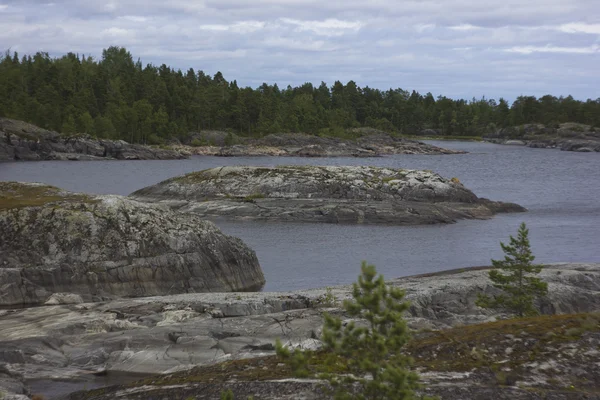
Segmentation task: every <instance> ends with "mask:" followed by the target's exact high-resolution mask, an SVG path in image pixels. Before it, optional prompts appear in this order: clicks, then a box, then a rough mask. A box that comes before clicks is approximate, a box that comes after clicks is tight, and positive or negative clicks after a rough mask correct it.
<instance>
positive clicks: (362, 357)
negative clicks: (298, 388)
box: [277, 262, 423, 400]
mask: <svg viewBox="0 0 600 400" xmlns="http://www.w3.org/2000/svg"><path fill="white" fill-rule="evenodd" d="M361 270H362V274H361V275H360V276H359V277H358V283H354V285H353V286H354V287H353V291H352V297H353V299H352V300H345V301H344V305H343V308H344V310H345V311H346V314H347V315H348V316H349V317H351V318H352V319H353V320H364V321H365V323H361V322H359V323H355V322H354V321H352V322H349V323H348V324H346V325H344V324H343V323H342V320H341V319H340V318H337V317H333V316H331V315H328V314H325V323H324V326H323V338H322V340H323V344H324V348H323V350H322V352H319V353H310V352H303V351H300V350H298V349H296V350H294V352H290V350H289V349H287V348H284V347H283V346H282V345H281V343H280V342H278V343H277V354H278V356H280V357H281V358H283V359H284V360H285V361H286V362H287V363H288V365H290V366H291V367H292V369H293V370H294V373H295V374H296V376H298V377H306V376H308V375H309V368H308V364H309V361H310V360H311V358H312V357H315V358H318V360H319V362H320V363H322V365H323V367H324V369H325V371H326V372H325V373H322V374H318V377H319V378H322V379H325V380H327V381H328V382H329V384H330V385H331V388H332V389H333V391H334V398H335V399H365V400H366V399H369V400H374V399H382V400H383V399H387V400H410V399H416V398H423V397H417V396H416V395H415V394H414V391H415V389H417V388H418V387H419V383H418V381H419V377H418V375H417V374H416V373H415V372H413V371H411V370H410V368H409V367H410V365H411V361H412V360H411V359H410V358H409V357H408V356H406V355H404V354H403V353H402V348H403V347H404V345H405V344H406V343H407V341H408V340H409V338H410V334H409V329H408V327H407V325H406V322H405V321H404V318H403V314H404V312H405V311H406V310H407V309H408V307H409V304H408V303H407V302H405V301H404V291H402V290H400V289H397V288H392V287H388V286H387V285H386V284H385V281H384V279H383V276H381V275H379V276H376V275H377V272H376V270H375V266H373V265H367V263H366V262H363V264H362V267H361Z"/></svg>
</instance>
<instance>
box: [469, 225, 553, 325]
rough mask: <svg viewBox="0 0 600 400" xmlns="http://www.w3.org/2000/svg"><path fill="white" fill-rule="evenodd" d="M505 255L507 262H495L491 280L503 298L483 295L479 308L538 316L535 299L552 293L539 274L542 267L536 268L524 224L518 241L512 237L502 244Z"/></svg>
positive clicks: (478, 301)
mask: <svg viewBox="0 0 600 400" xmlns="http://www.w3.org/2000/svg"><path fill="white" fill-rule="evenodd" d="M500 246H501V247H502V250H503V251H504V254H505V256H504V260H492V265H493V266H494V269H493V270H491V271H490V273H489V277H490V280H491V281H492V282H493V285H494V287H496V288H498V289H500V290H502V292H503V293H502V294H499V295H495V296H493V297H491V296H487V295H479V297H478V299H477V301H476V304H477V305H478V306H480V307H484V308H494V309H500V310H504V311H508V312H510V313H514V314H516V315H517V316H518V317H526V316H533V315H537V314H538V311H537V309H536V308H535V305H534V301H535V299H537V298H539V297H542V296H545V295H546V294H547V293H548V284H547V283H546V282H542V280H541V279H540V278H537V277H535V276H532V275H535V274H539V273H540V272H541V270H542V268H543V266H542V265H538V264H533V260H534V259H535V256H534V255H533V254H532V253H531V246H530V244H529V229H527V226H526V225H525V223H524V222H523V223H521V226H519V231H518V234H517V238H516V239H515V238H514V237H513V236H512V235H511V236H510V243H509V244H504V243H500Z"/></svg>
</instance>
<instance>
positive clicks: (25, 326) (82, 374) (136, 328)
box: [0, 264, 600, 399]
mask: <svg viewBox="0 0 600 400" xmlns="http://www.w3.org/2000/svg"><path fill="white" fill-rule="evenodd" d="M487 274H488V271H487V270H486V269H484V268H467V269H463V270H454V271H447V272H442V273H435V274H426V275H421V276H413V277H406V278H399V279H395V280H391V281H389V282H388V283H389V284H390V285H392V286H395V287H400V288H403V289H404V290H405V291H406V297H407V299H408V300H409V301H410V302H411V305H412V306H411V308H410V310H409V312H408V314H407V320H408V322H409V325H410V326H411V327H412V328H413V329H416V330H417V331H420V332H421V333H423V334H424V340H423V341H422V342H419V343H420V344H417V345H418V346H420V347H418V349H419V351H418V352H417V353H416V354H415V355H413V356H414V357H415V358H417V356H418V357H419V358H421V359H422V360H421V361H419V360H418V361H419V362H423V363H426V362H427V360H430V361H429V362H431V364H432V365H437V366H441V367H443V364H442V363H441V360H453V359H458V358H459V357H460V359H462V358H465V359H467V360H470V362H471V363H473V364H475V363H477V365H479V366H481V364H479V361H480V358H477V357H482V354H483V355H486V357H488V356H490V357H491V353H494V357H497V358H496V359H495V360H496V361H498V362H500V363H506V364H502V365H505V366H512V365H513V363H512V362H506V361H505V360H507V359H509V360H510V355H511V353H510V350H506V349H507V348H511V349H512V350H514V352H513V353H512V354H513V356H514V355H519V354H523V355H524V356H525V357H526V358H527V357H529V355H528V354H529V353H528V352H529V351H535V353H534V354H535V356H536V357H537V356H539V355H540V354H542V353H543V352H544V351H545V347H544V346H543V344H544V343H545V340H546V339H550V338H552V337H556V338H562V337H563V336H562V335H554V334H552V335H554V336H550V335H549V334H548V328H547V327H545V326H542V325H540V328H539V329H538V330H539V331H540V332H541V333H540V334H539V336H540V337H541V339H540V338H538V336H536V335H537V334H534V332H531V333H529V334H528V335H524V334H523V331H529V330H531V329H533V328H531V326H532V323H531V322H529V323H528V322H524V323H523V326H520V325H518V324H519V323H518V322H515V324H516V325H515V327H513V328H510V327H508V328H510V330H509V331H506V330H505V329H507V327H504V328H502V330H499V329H498V328H497V327H496V328H495V327H494V326H492V327H491V329H490V331H487V330H485V329H481V330H479V331H478V330H477V329H478V328H476V327H477V326H478V325H476V324H480V323H488V322H493V321H495V320H496V319H499V318H501V317H503V316H502V315H500V314H497V313H495V312H494V311H491V310H484V309H481V308H479V307H477V306H476V305H475V300H476V299H477V295H478V293H482V292H488V293H489V292H491V291H493V290H494V288H493V287H492V286H491V284H490V281H489V279H487ZM540 277H541V278H542V279H543V280H544V281H546V282H548V284H549V291H548V297H547V298H545V299H543V300H542V301H541V302H539V303H538V307H539V309H540V311H541V312H542V313H543V314H555V313H558V314H562V313H586V312H595V311H599V310H600V264H556V265H549V266H546V268H544V270H543V271H542V273H541V274H540ZM350 296H351V286H338V287H333V288H328V289H314V290H303V291H295V292H281V293H264V292H262V293H187V294H179V295H170V296H158V297H146V298H133V299H120V300H112V301H107V302H98V303H83V304H70V305H53V306H43V307H33V308H28V309H15V310H0V364H1V363H6V365H7V367H6V368H7V369H8V371H9V372H10V373H11V374H12V375H14V376H22V377H23V378H24V379H25V380H26V381H27V382H29V381H33V382H36V381H40V380H46V383H45V384H46V388H48V387H49V386H52V385H53V384H52V382H53V380H56V381H55V383H54V387H53V388H54V389H56V388H57V387H58V388H59V387H62V385H64V383H63V382H65V381H66V382H80V387H81V388H82V389H83V388H84V387H88V388H90V387H92V386H93V384H94V382H95V379H96V378H95V377H94V376H95V375H94V374H98V373H102V374H103V375H105V377H104V378H103V379H105V378H106V376H107V377H109V378H110V377H111V376H112V377H114V378H113V379H115V381H117V382H119V377H120V376H121V374H125V373H144V374H157V373H173V372H176V371H180V370H188V369H190V368H192V367H194V366H202V365H204V366H207V368H210V366H214V368H213V369H214V370H210V369H209V370H203V371H204V372H198V373H197V374H199V375H201V376H204V377H206V382H199V383H198V385H196V384H193V380H192V379H187V380H186V381H182V382H179V383H174V381H169V379H170V378H168V377H167V378H163V377H160V378H150V379H149V380H147V381H146V382H145V383H141V384H137V385H134V386H130V387H125V388H120V389H118V390H117V389H114V390H112V389H111V390H106V391H105V390H99V391H96V392H90V393H88V394H86V395H85V396H84V395H81V396H79V397H78V396H74V397H73V398H74V399H83V398H94V399H108V398H114V397H115V393H116V391H118V392H119V393H121V394H123V396H124V397H125V398H140V399H145V398H150V397H159V398H168V399H170V398H187V397H189V396H200V397H198V398H215V397H214V393H215V392H213V391H216V393H217V398H218V393H220V390H221V389H227V388H228V387H231V388H233V389H234V390H235V389H236V388H238V389H239V390H240V392H238V393H236V394H239V395H241V394H242V393H246V395H244V396H243V397H241V398H246V397H247V395H251V394H255V395H256V394H257V393H261V391H262V390H264V391H266V392H269V391H271V392H273V396H275V397H268V396H265V397H264V398H273V399H275V398H290V399H292V398H293V399H297V398H302V397H301V396H299V394H300V392H303V391H305V390H307V391H308V392H309V393H310V392H313V391H314V389H315V387H314V385H312V384H311V382H297V383H296V384H292V383H290V382H289V381H287V383H285V382H286V381H282V382H273V381H268V382H264V381H262V380H261V379H257V378H254V379H253V380H258V381H261V382H254V383H253V382H243V380H244V379H242V378H243V376H244V374H245V372H244V371H238V370H236V369H235V368H236V367H235V365H231V364H224V365H225V366H223V365H221V364H219V363H222V362H224V361H231V360H241V359H248V358H255V357H259V358H257V360H259V361H257V363H256V364H251V365H248V370H250V369H251V370H252V371H254V372H253V374H255V375H252V376H260V375H261V374H266V375H267V376H268V374H269V373H272V372H273V371H274V370H279V369H280V368H281V367H280V366H277V362H275V364H274V365H272V361H268V360H264V361H263V360H262V359H261V358H260V357H264V356H269V355H272V354H274V343H275V340H276V339H277V338H280V339H281V340H282V341H283V342H284V343H287V344H288V345H290V346H300V347H302V348H307V349H316V348H319V346H320V341H319V339H320V336H321V327H322V324H323V313H324V312H329V313H332V314H335V315H338V316H340V317H341V318H342V319H344V320H345V321H347V322H349V321H350V319H349V317H348V316H345V315H344V312H343V311H342V310H341V309H340V305H341V302H342V301H343V300H344V299H346V298H349V297H350ZM577 318H580V319H581V320H582V321H583V322H585V323H583V322H582V324H584V325H585V326H587V328H585V329H589V326H592V328H593V327H594V325H593V323H594V322H593V321H587V320H586V317H577ZM584 320H585V321H584ZM586 321H587V322H586ZM501 322H502V321H501ZM357 323H361V322H360V321H357ZM559 325H560V326H563V327H564V328H565V329H571V328H573V327H574V325H573V324H572V323H571V322H569V323H567V322H561V323H559ZM462 326H473V330H472V331H471V330H468V331H466V332H463V333H460V334H457V333H453V332H454V331H452V329H460V327H462ZM533 326H534V327H535V326H536V325H535V324H533ZM432 329H433V330H435V329H444V330H443V331H441V332H440V334H439V336H440V337H441V338H445V340H442V339H436V341H433V340H432V339H431V335H433V333H431V330H432ZM446 329H450V330H449V331H447V330H446ZM469 332H470V333H469ZM486 332H488V333H486ZM489 332H501V334H500V335H499V336H498V337H494V338H493V340H492V339H490V340H488V342H490V341H491V342H493V343H496V347H497V348H499V349H500V350H498V349H497V348H496V347H494V348H492V347H491V345H490V347H489V348H487V347H486V346H488V344H486V339H485V338H486V335H487V334H489ZM578 332H579V331H576V330H574V329H571V331H570V333H569V335H578V334H581V333H582V332H579V333H578ZM597 332H598V330H596V333H597ZM467 334H469V335H471V336H467ZM461 335H465V336H461ZM455 336H456V337H455ZM449 337H450V338H453V339H448V338H449ZM536 338H537V339H536ZM592 339H593V340H591V339H590V340H589V341H585V340H584V341H583V342H582V344H585V346H587V347H585V349H583V350H582V353H577V358H573V360H570V359H562V361H561V363H555V364H547V363H546V361H544V362H541V361H539V360H538V361H536V360H534V361H535V362H536V363H534V361H531V360H529V359H527V361H524V363H530V364H531V365H529V364H528V366H527V368H528V369H527V370H528V371H530V372H529V373H528V374H529V375H528V378H527V379H532V380H535V379H537V380H538V382H537V383H539V379H550V378H552V377H558V376H560V374H554V373H552V369H551V368H558V369H560V370H563V369H565V368H566V369H569V368H572V364H573V363H575V365H576V364H577V363H581V362H583V361H582V360H583V358H581V357H583V356H584V355H585V354H583V353H586V352H589V354H588V353H586V354H588V355H586V356H585V357H587V358H585V357H584V358H585V360H588V359H590V357H591V360H592V361H594V360H595V361H594V362H596V361H598V357H600V353H598V352H597V348H596V347H595V346H597V345H598V344H600V342H599V340H600V338H598V337H595V338H592ZM437 340H439V342H438V341H437ZM531 340H533V342H532V341H531ZM463 341H464V342H463ZM471 341H474V342H475V344H472V343H471ZM536 343H537V345H536ZM417 345H416V346H417ZM450 345H452V346H453V347H451V346H450ZM563 345H565V346H567V347H565V349H564V351H565V352H566V353H568V352H569V351H571V350H573V348H574V347H569V346H570V342H566V344H565V343H564V342H560V343H559V344H558V345H557V346H556V349H558V348H559V346H563ZM523 346H530V347H528V348H525V349H522V347H523ZM536 346H537V347H536ZM450 347H451V348H450ZM551 347H552V348H553V349H554V345H552V346H551ZM473 349H474V350H473ZM569 349H571V350H569ZM497 350H498V351H499V354H495V352H496V351H497ZM486 351H489V352H486ZM594 351H595V353H594ZM580 355H581V357H579V356H580ZM438 361H440V362H438ZM571 361H573V363H572V362H571ZM588 361H589V360H588ZM588 361H585V362H586V363H587V362H588ZM426 365H427V364H426ZM580 365H581V364H580ZM589 365H593V363H592V364H589ZM453 368H456V366H454V367H453ZM461 368H463V369H459V370H455V369H450V367H448V368H446V367H444V368H442V369H441V370H437V372H431V373H429V374H426V375H424V377H426V378H427V379H428V380H431V381H435V382H437V383H438V384H439V385H438V386H436V388H437V389H436V390H438V391H434V393H438V394H444V393H447V392H444V391H445V390H453V391H455V396H454V397H445V396H443V398H444V399H446V398H448V399H460V398H478V397H471V396H470V395H469V394H470V393H479V392H478V391H483V392H485V391H486V390H492V389H494V388H496V389H497V388H498V386H499V383H497V382H495V381H494V382H493V383H490V382H483V384H482V382H481V379H482V375H481V374H480V373H479V372H472V369H471V368H470V367H469V368H467V369H466V370H465V369H464V366H463V367H461ZM473 368H474V367H473ZM215 371H221V373H223V374H226V375H227V376H228V377H229V379H231V380H237V381H238V382H240V381H242V382H243V383H237V384H236V383H235V382H225V380H224V379H225V378H221V375H214V374H215ZM268 371H271V372H268ZM531 371H532V372H531ZM594 371H596V372H594ZM0 373H1V369H0ZM487 373H488V374H491V375H492V377H493V376H494V373H493V372H491V371H489V370H488V371H487ZM569 374H571V372H569ZM586 374H587V375H586ZM594 374H595V375H594ZM571 375H573V374H571ZM584 375H585V377H586V378H587V379H592V378H593V377H594V376H598V372H597V369H596V370H594V369H593V368H590V369H589V371H587V372H586V373H584ZM584 375H581V376H582V377H583V376H584ZM176 376H180V377H181V375H176ZM214 376H217V377H218V378H216V379H215V380H214V381H210V379H209V378H210V377H214ZM263 379H265V378H264V377H263ZM486 379H489V377H487V376H486ZM493 379H495V378H493ZM520 379H522V380H523V379H525V378H520ZM153 380H154V381H155V382H158V381H161V382H163V383H165V382H172V383H173V385H174V386H169V387H168V388H167V387H165V386H164V385H162V386H161V385H159V386H153V385H152V383H151V381H153ZM208 381H210V382H208ZM0 382H1V381H0ZM474 382H475V383H474ZM313 383H314V382H313ZM534 383H536V382H534ZM537 383H536V384H537ZM215 385H216V386H215ZM448 385H458V386H448ZM562 385H564V383H562ZM69 387H73V386H67V389H65V390H68V388H69ZM562 387H563V388H564V386H562ZM277 388H288V389H289V390H288V389H286V393H288V392H289V396H290V397H276V395H277ZM259 389H260V391H259ZM292 389H293V390H292ZM301 389H302V390H301ZM509 389H510V388H509ZM127 390H129V391H130V392H129V395H125V394H127ZM164 390H171V392H170V393H171V395H172V396H171V397H169V394H168V393H166V392H164V393H163V392H162V391H164ZM173 390H175V391H173ZM179 390H181V391H179ZM244 390H245V391H246V392H244ZM440 391H441V392H440ZM31 392H32V393H34V394H41V395H44V393H45V392H44V389H43V388H40V387H36V386H34V387H32V388H31ZM236 392H237V390H236ZM182 393H185V395H183V394H182ZM210 393H212V396H213V397H210V396H209V394H210ZM490 393H491V394H490V396H491V397H490V398H532V397H510V396H508V397H494V393H493V392H490ZM159 394H160V395H159ZM461 394H462V397H461ZM203 395H206V397H202V396H203ZM111 396H112V397H111ZM294 396H296V397H294ZM465 396H466V397H465ZM119 397H120V396H119ZM261 398H263V397H261ZM308 398H310V397H308ZM316 398H319V397H318V396H317V397H316ZM549 398H554V397H549ZM556 398H561V397H556ZM565 398H577V397H565Z"/></svg>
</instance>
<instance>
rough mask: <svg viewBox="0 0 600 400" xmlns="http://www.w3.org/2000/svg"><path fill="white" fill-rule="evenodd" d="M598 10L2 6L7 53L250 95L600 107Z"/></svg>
mask: <svg viewBox="0 0 600 400" xmlns="http://www.w3.org/2000/svg"><path fill="white" fill-rule="evenodd" d="M597 7H598V4H597V0H571V1H569V2H567V1H564V0H529V1H527V2H524V1H522V0H518V1H517V0H504V1H502V2H496V3H494V4H490V3H489V2H482V1H480V0H406V1H401V2H400V1H396V0H372V1H369V2H365V1H363V0H360V1H359V0H345V1H344V2H341V1H340V2H338V1H329V2H327V1H323V0H319V1H317V0H254V1H252V2H249V1H246V0H171V1H164V0H161V1H158V0H108V1H97V0H62V1H61V0H55V1H53V2H46V1H37V0H0V26H1V27H2V29H0V49H3V50H5V49H9V48H10V49H12V50H16V51H18V52H19V53H34V52H36V51H47V52H49V53H50V54H51V55H55V56H58V55H61V54H63V53H66V52H69V51H72V52H78V53H80V54H82V53H83V54H91V55H93V56H95V57H99V56H100V54H101V51H102V49H103V48H106V47H108V46H110V45H118V46H124V47H127V49H128V50H130V51H131V52H132V54H133V55H134V56H135V57H140V58H141V59H142V61H143V62H144V63H153V64H161V63H166V64H168V65H171V66H174V67H176V68H182V69H187V68H189V67H193V68H195V69H202V70H204V71H205V72H207V73H211V74H212V73H215V72H216V71H221V72H223V74H224V75H225V77H226V78H228V79H237V80H238V83H239V84H241V85H249V86H253V87H255V86H258V85H260V84H261V83H262V82H268V83H278V84H280V85H283V86H285V85H287V84H292V85H297V84H301V83H304V82H307V81H308V82H313V83H319V82H320V81H322V80H323V81H326V82H328V83H330V84H332V83H333V81H335V80H341V81H343V82H346V81H348V80H350V79H352V80H355V81H356V82H357V83H358V84H359V85H361V86H366V85H368V86H371V87H378V88H381V89H387V88H390V87H394V88H395V87H402V88H404V89H409V90H410V89H416V90H419V91H421V92H428V91H431V92H432V93H434V94H436V95H437V94H444V95H447V96H451V97H466V98H471V97H481V96H482V95H485V96H487V97H496V98H497V97H500V96H503V97H506V98H508V99H514V98H515V97H516V96H518V95H520V94H532V95H538V96H539V95H543V94H546V93H551V94H554V95H567V94H572V95H574V96H575V97H577V98H581V99H586V98H598V97H600V91H599V90H598V88H600V74H599V73H598V68H597V65H600V15H599V14H598V12H597Z"/></svg>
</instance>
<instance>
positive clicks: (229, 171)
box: [130, 166, 525, 225]
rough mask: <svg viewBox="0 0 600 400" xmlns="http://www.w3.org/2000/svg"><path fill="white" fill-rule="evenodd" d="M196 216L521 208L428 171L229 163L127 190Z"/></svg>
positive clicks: (391, 220) (429, 213)
mask: <svg viewBox="0 0 600 400" xmlns="http://www.w3.org/2000/svg"><path fill="white" fill-rule="evenodd" d="M130 197H131V198H134V199H136V200H139V201H144V202H155V203H161V204H165V205H167V206H170V207H172V208H174V209H177V210H179V211H183V212H190V213H195V214H199V215H201V216H204V217H213V218H219V217H221V218H230V219H236V218H237V219H253V220H272V221H301V222H329V223H349V224H391V225H414V224H434V223H451V222H455V221H456V220H459V219H485V218H490V217H492V216H493V215H494V214H496V213H500V212H521V211H525V209H524V208H523V207H521V206H519V205H517V204H513V203H503V202H496V201H490V200H487V199H483V198H479V197H477V196H476V195H475V194H474V193H473V192H471V191H470V190H468V189H467V188H465V187H464V186H463V185H462V184H461V183H460V182H459V181H458V179H456V178H453V179H446V178H443V177H441V176H440V175H438V174H436V173H434V172H431V171H418V170H404V169H392V168H376V167H362V166H354V167H338V166H280V167H243V166H237V167H236V166H229V167H221V168H212V169H208V170H204V171H199V172H193V173H190V174H187V175H184V176H180V177H176V178H171V179H168V180H166V181H163V182H161V183H158V184H156V185H153V186H149V187H146V188H144V189H141V190H138V191H136V192H134V193H133V194H131V195H130Z"/></svg>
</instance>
